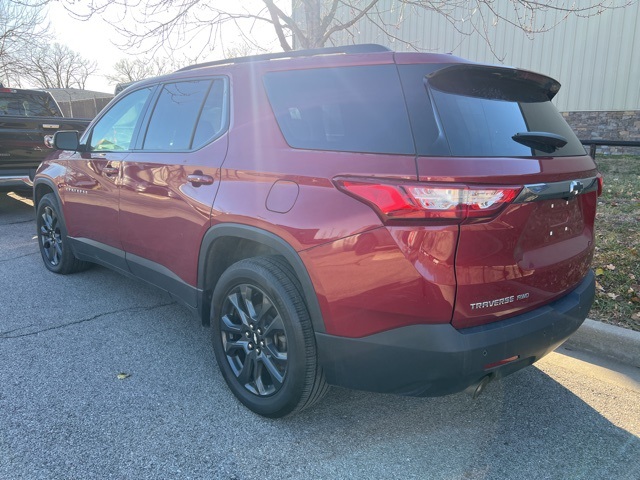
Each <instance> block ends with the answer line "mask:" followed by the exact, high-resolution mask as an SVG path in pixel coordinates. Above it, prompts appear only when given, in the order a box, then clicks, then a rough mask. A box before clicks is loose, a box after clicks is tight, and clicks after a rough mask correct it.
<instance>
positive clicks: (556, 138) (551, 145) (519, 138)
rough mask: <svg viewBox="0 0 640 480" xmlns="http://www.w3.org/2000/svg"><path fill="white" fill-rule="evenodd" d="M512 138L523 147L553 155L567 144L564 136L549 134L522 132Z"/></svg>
mask: <svg viewBox="0 0 640 480" xmlns="http://www.w3.org/2000/svg"><path fill="white" fill-rule="evenodd" d="M511 138H513V140H515V141H516V142H518V143H521V144H522V145H525V146H527V147H531V148H533V149H535V150H540V151H541V152H544V153H553V152H555V151H556V150H557V149H559V148H562V147H564V146H565V145H566V144H567V139H566V138H564V137H563V136H562V135H556V134H555V133H549V132H520V133H516V134H515V135H514V136H513V137H511Z"/></svg>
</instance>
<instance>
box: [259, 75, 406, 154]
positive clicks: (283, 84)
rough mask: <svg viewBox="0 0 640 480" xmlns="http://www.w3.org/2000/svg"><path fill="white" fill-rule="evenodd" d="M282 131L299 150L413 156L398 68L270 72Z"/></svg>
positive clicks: (271, 91) (268, 87) (272, 97)
mask: <svg viewBox="0 0 640 480" xmlns="http://www.w3.org/2000/svg"><path fill="white" fill-rule="evenodd" d="M264 84H265V87H266V91H267V96H268V97H269V102H270V103H271V108H272V109H273V112H274V114H275V116H276V119H277V121H278V125H279V126H280V130H281V131H282V134H283V135H284V137H285V140H286V141H287V143H288V144H289V145H290V146H291V147H294V148H303V149H311V150H334V151H346V152H364V153H390V154H413V153H414V151H415V149H414V146H413V137H412V134H411V127H410V124H409V118H408V114H407V109H406V106H405V101H404V97H403V95H402V88H401V86H400V79H399V77H398V72H397V70H396V68H395V66H394V65H375V66H358V67H342V68H318V69H312V70H295V71H284V72H271V73H267V74H266V75H265V77H264Z"/></svg>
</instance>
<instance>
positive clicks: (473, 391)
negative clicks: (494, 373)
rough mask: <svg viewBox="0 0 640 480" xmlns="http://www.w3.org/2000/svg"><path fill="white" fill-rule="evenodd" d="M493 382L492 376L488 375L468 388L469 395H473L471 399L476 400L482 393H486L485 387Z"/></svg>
mask: <svg viewBox="0 0 640 480" xmlns="http://www.w3.org/2000/svg"><path fill="white" fill-rule="evenodd" d="M489 382H491V375H486V376H484V377H482V378H481V379H480V381H479V382H477V383H474V384H473V385H470V386H469V387H467V390H466V391H467V393H469V395H471V398H473V399H474V400H475V399H476V398H478V397H479V396H480V394H481V393H482V392H484V389H485V387H486V386H487V385H488V384H489Z"/></svg>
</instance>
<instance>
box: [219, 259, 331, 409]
mask: <svg viewBox="0 0 640 480" xmlns="http://www.w3.org/2000/svg"><path fill="white" fill-rule="evenodd" d="M299 292H300V286H299V283H298V281H297V279H296V277H295V275H294V274H293V272H292V271H291V269H290V268H289V267H288V265H287V264H286V263H285V262H284V261H283V260H282V259H281V258H279V257H258V258H251V259H246V260H242V261H240V262H238V263H235V264H234V265H232V266H231V267H229V268H228V269H227V270H226V271H225V272H224V273H223V275H222V276H221V277H220V280H219V282H218V284H217V285H216V288H215V291H214V294H213V299H212V309H211V312H212V313H211V326H212V335H213V339H212V340H213V347H214V352H215V355H216V360H217V361H218V365H219V367H220V370H221V372H222V375H223V377H224V379H225V381H226V382H227V385H228V386H229V388H230V389H231V391H232V392H233V393H234V395H235V396H236V397H237V398H238V399H239V400H240V401H241V402H242V403H243V404H244V405H245V406H247V407H248V408H249V409H250V410H252V411H253V412H255V413H258V414H260V415H263V416H266V417H283V416H285V415H288V414H291V413H293V412H295V411H298V410H301V409H303V408H306V407H309V406H310V405H312V404H314V403H315V402H317V401H318V400H319V399H320V398H322V397H323V396H324V394H325V393H326V392H327V390H328V387H327V385H326V382H325V380H324V376H323V374H322V371H321V369H320V368H319V366H318V363H317V355H316V345H315V338H314V334H313V328H312V326H311V319H310V318H309V313H308V311H307V307H306V305H305V302H304V300H303V299H302V297H301V295H300V293H299Z"/></svg>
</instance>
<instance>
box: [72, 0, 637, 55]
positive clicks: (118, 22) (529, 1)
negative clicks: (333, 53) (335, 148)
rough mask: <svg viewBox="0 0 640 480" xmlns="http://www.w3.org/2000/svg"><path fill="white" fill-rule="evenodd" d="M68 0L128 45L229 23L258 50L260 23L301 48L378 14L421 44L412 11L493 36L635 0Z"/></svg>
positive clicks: (174, 42)
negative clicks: (411, 30) (409, 26)
mask: <svg viewBox="0 0 640 480" xmlns="http://www.w3.org/2000/svg"><path fill="white" fill-rule="evenodd" d="M64 1H65V2H66V6H67V9H68V10H69V11H70V12H71V13H72V14H74V15H75V16H77V17H80V18H88V17H91V16H92V15H100V16H101V17H102V18H103V19H105V20H106V21H107V22H109V23H110V24H111V25H113V27H114V28H115V29H116V30H117V31H118V32H119V33H121V34H122V36H123V38H124V39H126V40H125V44H123V46H126V47H129V48H131V47H133V48H137V49H140V50H142V51H145V52H155V51H157V50H158V49H160V48H164V49H166V50H167V51H176V50H179V49H181V48H184V47H186V46H190V45H192V44H193V43H195V42H193V40H194V38H198V39H200V40H202V42H201V44H203V45H205V46H204V47H202V49H201V51H200V52H198V55H202V54H203V53H204V50H205V49H206V48H210V49H211V50H213V48H214V47H215V46H217V45H218V44H222V47H223V48H224V40H225V38H224V36H223V29H224V27H225V26H226V25H229V24H231V25H233V26H235V27H237V29H238V30H237V31H238V32H239V35H241V36H242V37H243V38H244V40H245V41H246V42H247V43H248V44H249V45H251V46H252V47H253V48H255V49H257V50H261V49H263V45H261V44H258V43H257V42H256V40H255V39H254V37H253V35H252V33H253V32H254V30H255V29H257V28H259V26H260V25H267V26H268V27H269V28H270V29H271V32H272V34H273V36H274V38H276V39H277V42H278V43H279V45H280V47H281V48H282V50H284V51H289V50H291V49H292V48H293V46H294V45H293V42H292V40H293V38H295V46H296V47H297V48H318V47H322V46H325V45H326V44H328V43H329V44H330V43H331V40H332V36H333V35H334V34H336V33H337V32H344V31H346V32H348V33H350V34H355V31H356V28H357V25H358V23H359V22H361V21H367V22H372V23H373V24H375V25H376V26H377V27H378V28H379V29H380V30H381V31H382V32H383V33H384V34H385V35H387V36H388V37H390V38H392V39H394V40H397V41H398V42H400V43H403V44H405V45H407V46H408V47H410V48H413V49H415V50H420V46H419V45H416V44H414V43H412V42H411V41H407V40H405V39H402V38H397V37H396V36H395V32H396V31H397V27H398V25H399V23H401V22H402V21H403V20H404V18H406V17H407V16H408V15H410V14H411V12H427V11H428V12H435V13H437V14H439V15H440V16H441V17H442V19H443V21H446V22H449V23H451V24H452V25H453V26H454V27H455V28H456V29H457V30H458V31H459V32H460V33H462V34H464V35H471V34H473V33H478V34H480V35H481V36H482V38H484V39H485V41H487V42H488V43H490V40H489V33H488V32H489V30H490V27H491V25H492V24H493V23H495V22H496V21H504V22H507V23H509V24H511V25H514V26H516V27H517V28H520V29H522V30H523V31H525V32H527V33H528V34H535V33H540V32H544V31H548V30H550V29H551V28H553V27H554V26H555V25H546V24H542V25H540V24H538V23H537V22H536V17H537V15H536V14H537V13H538V12H543V11H551V10H553V11H559V12H562V13H563V15H561V17H562V18H563V19H564V18H566V17H568V16H571V15H576V16H582V17H589V16H592V15H598V14H600V13H602V11H604V10H606V9H609V8H616V7H622V6H626V5H628V4H630V3H632V1H634V0H584V1H581V2H579V6H578V2H574V1H572V0H568V1H554V0H505V1H507V2H508V5H509V11H508V12H506V13H505V12H504V11H502V10H499V9H498V8H497V3H498V2H496V1H495V0H393V1H389V0H293V1H291V0H243V1H241V2H240V1H237V2H229V1H224V0H187V1H184V0H148V1H145V2H141V1H140V0H89V3H88V4H87V6H86V9H84V10H79V9H80V8H82V5H79V4H78V3H77V2H74V1H73V0H64ZM392 10H393V13H394V15H391V16H390V15H389V12H390V11H392ZM292 12H295V14H293V13H292ZM389 18H393V20H389Z"/></svg>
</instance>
